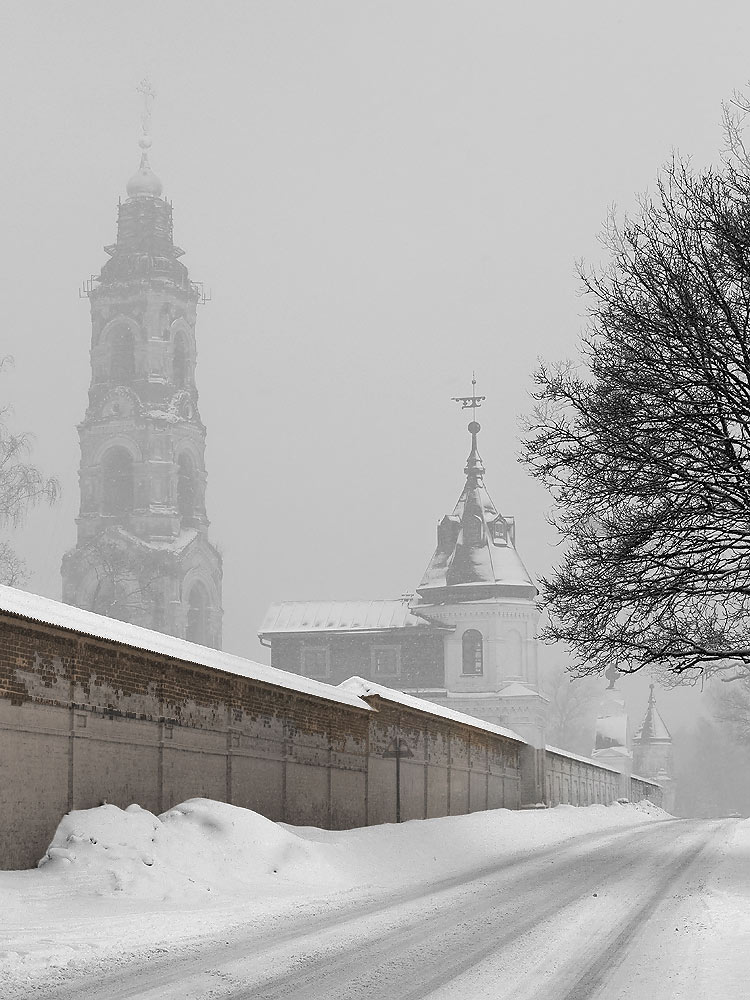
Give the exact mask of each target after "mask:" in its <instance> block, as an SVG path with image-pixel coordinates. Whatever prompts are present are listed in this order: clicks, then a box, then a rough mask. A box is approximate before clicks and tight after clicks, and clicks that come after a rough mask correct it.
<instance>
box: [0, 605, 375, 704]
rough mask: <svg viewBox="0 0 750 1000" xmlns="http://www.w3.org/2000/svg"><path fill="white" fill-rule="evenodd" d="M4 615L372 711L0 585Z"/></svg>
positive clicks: (284, 675) (338, 694) (282, 674)
mask: <svg viewBox="0 0 750 1000" xmlns="http://www.w3.org/2000/svg"><path fill="white" fill-rule="evenodd" d="M3 612H4V613H5V614H7V615H9V616H11V617H13V618H24V619H26V620H27V621H32V622H37V623H39V624H42V625H51V626H53V627H56V628H63V629H66V630H67V631H68V632H74V633H76V634H77V635H84V636H88V637H89V638H92V639H103V640H105V641H106V642H113V643H117V644H118V645H121V646H127V647H129V648H130V649H135V650H138V651H139V652H144V651H146V652H150V653H156V654H158V655H161V656H168V657H170V658H171V659H174V660H181V661H183V662H185V663H191V664H197V665H199V666H203V667H210V668H212V669H214V670H222V671H224V672H225V673H228V674H234V675H235V676H237V677H246V678H248V679H249V680H254V681H260V682H261V683H264V684H270V685H273V686H274V687H280V688H286V689H287V690H290V691H296V692H298V693H300V694H309V695H314V696H315V697H317V698H324V699H325V700H326V701H333V702H336V703H338V704H341V705H347V706H349V707H351V708H358V709H360V710H362V711H365V712H371V711H372V708H371V707H370V706H369V705H368V704H367V702H365V701H363V700H362V699H361V698H358V697H357V696H356V694H354V693H351V692H349V691H346V690H342V689H341V688H338V687H334V686H333V685H332V684H324V683H323V682H322V681H316V680H313V679H312V678H309V677H303V676H301V675H300V674H292V673H289V671H287V670H279V669H278V668H277V667H270V666H267V665H266V664H264V663H255V662H254V661H253V660H246V659H244V658H243V657H241V656H235V655H234V654H233V653H225V652H223V651H221V650H218V649H209V648H208V647H207V646H199V645H197V644H196V643H194V642H188V641H187V639H178V638H177V637H176V636H173V635H165V634H164V633H162V632H152V631H151V630H150V629H146V628H141V627H140V626H139V625H132V624H131V623H130V622H121V621H117V620H115V619H114V618H105V617H104V616H103V615H96V614H94V613H93V612H92V611H84V610H83V609H81V608H76V607H73V606H72V605H70V604H63V603H61V602H60V601H53V600H50V598H48V597H39V596H38V595H37V594H30V593H28V592H27V591H24V590H16V589H15V588H13V587H4V586H2V585H0V614H2V613H3Z"/></svg>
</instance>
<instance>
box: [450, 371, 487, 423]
mask: <svg viewBox="0 0 750 1000" xmlns="http://www.w3.org/2000/svg"><path fill="white" fill-rule="evenodd" d="M486 398H487V397H486V396H477V376H476V372H472V373H471V395H470V396H453V397H452V399H453V402H454V403H460V404H461V409H462V410H468V409H471V411H472V419H473V420H474V421H476V418H477V409H478V408H479V407H480V406H481V405H482V403H483V402H484V400H485V399H486Z"/></svg>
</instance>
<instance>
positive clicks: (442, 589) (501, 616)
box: [412, 381, 547, 801]
mask: <svg viewBox="0 0 750 1000" xmlns="http://www.w3.org/2000/svg"><path fill="white" fill-rule="evenodd" d="M472 387H473V388H472V395H471V396H467V397H459V398H458V399H457V402H460V403H461V404H462V406H463V408H464V409H466V408H469V407H471V408H472V409H473V410H474V411H476V408H477V407H478V406H479V405H481V402H482V400H483V399H484V396H477V395H476V390H475V387H476V381H473V382H472ZM474 415H475V416H476V412H475V414H474ZM468 429H469V434H470V435H471V451H470V452H469V457H468V459H467V461H466V467H465V469H464V474H465V476H466V482H465V485H464V488H463V490H462V492H461V495H460V497H459V498H458V502H457V503H456V506H455V508H454V509H453V512H452V513H451V514H446V515H445V517H443V519H442V520H441V521H440V522H439V524H438V528H437V547H436V549H435V553H434V555H433V556H432V559H431V560H430V563H429V565H428V567H427V569H426V571H425V574H424V577H423V578H422V582H421V583H420V585H419V587H417V593H418V595H419V600H418V601H417V602H416V603H414V604H412V613H413V614H415V615H418V616H419V617H420V618H423V619H426V620H427V621H428V622H431V623H433V624H435V625H438V626H440V627H441V628H442V629H443V630H444V633H443V634H444V638H443V644H444V662H445V704H447V705H448V706H450V707H451V708H454V709H457V710H459V711H462V712H466V713H467V714H469V715H473V716H476V717H477V718H480V719H485V720H486V721H488V722H492V723H495V724H497V725H504V726H507V727H509V728H510V729H513V730H514V731H516V732H517V733H518V734H519V735H520V736H523V738H524V739H526V740H527V741H528V742H529V743H531V744H532V745H533V746H534V747H536V748H537V749H540V748H542V747H543V746H544V729H545V722H546V708H547V698H546V697H545V696H544V695H543V694H542V692H541V688H540V682H539V670H538V664H537V639H536V632H537V624H538V621H539V617H540V614H539V610H538V608H537V604H536V597H537V593H538V592H537V589H536V587H535V586H534V584H533V582H532V580H531V577H530V576H529V574H528V572H527V570H526V567H525V566H524V564H523V562H522V561H521V557H520V556H519V554H518V551H517V549H516V532H515V522H514V520H513V518H510V517H504V516H503V515H502V514H501V513H500V512H499V510H498V508H497V507H496V506H495V504H494V502H493V500H492V499H491V497H490V495H489V493H488V491H487V488H486V486H485V484H484V475H485V469H484V464H483V462H482V459H481V457H480V455H479V449H478V444H477V439H478V436H479V431H480V430H481V428H480V425H479V424H478V423H477V421H476V419H474V420H472V421H471V423H470V424H469V428H468ZM430 697H431V700H435V701H438V700H440V701H441V702H442V701H443V699H442V698H440V699H439V698H435V697H433V696H432V695H431V696H430ZM530 801H533V799H530Z"/></svg>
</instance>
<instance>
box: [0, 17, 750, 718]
mask: <svg viewBox="0 0 750 1000" xmlns="http://www.w3.org/2000/svg"><path fill="white" fill-rule="evenodd" d="M748 29H750V10H749V9H748V8H747V5H745V4H741V3H739V2H737V3H723V4H721V5H705V4H697V3H685V2H680V3H676V2H669V3H667V2H664V3H660V4H658V5H654V4H651V3H645V2H636V3H631V4H628V5H627V6H626V7H623V5H622V4H617V3H611V2H596V3H593V2H591V3H589V2H576V3H573V4H565V5H553V4H549V5H539V4H535V5H509V4H500V3H497V2H493V0H487V2H472V0H464V2H463V3H460V4H456V3H450V2H444V0H422V2H416V0H407V2H404V0H398V2H385V0H378V2H365V0H357V2H354V3H353V2H351V0H337V2H331V0H316V2H314V3H301V2H297V3H292V2H286V0H273V2H271V0H266V2H253V3H247V2H241V3H239V2H232V3H224V4H220V5H209V4H207V3H205V2H180V3H176V2H175V3H171V2H161V3H159V4H153V3H150V2H144V0H134V2H132V3H130V4H128V5H127V6H126V7H124V8H114V7H110V6H109V5H101V4H92V3H80V2H67V3H65V4H53V3H50V2H46V3H37V4H31V5H21V6H17V7H16V8H15V9H14V11H13V15H12V18H11V17H9V16H8V15H7V14H6V19H5V23H4V34H5V41H6V44H5V56H4V59H3V62H2V64H1V65H0V74H2V85H3V92H4V94H5V101H4V107H3V121H4V139H5V142H4V150H5V155H4V156H3V158H2V163H1V165H0V170H1V171H2V191H3V201H4V226H3V229H4V236H5V238H4V239H3V241H2V253H3V261H2V267H3V277H4V311H5V315H4V324H3V326H4V335H3V338H2V349H1V350H0V353H2V354H5V353H9V354H12V355H14V356H15V359H16V367H15V370H14V371H13V372H12V373H11V374H9V375H7V376H4V382H3V386H2V389H3V393H4V398H7V399H8V400H9V401H10V402H11V403H12V405H13V408H14V414H13V425H14V426H15V427H18V428H22V429H26V430H30V431H33V433H34V434H35V436H36V445H35V451H34V458H35V460H36V461H37V462H38V464H40V465H41V466H42V467H43V468H44V469H45V471H47V472H49V473H51V474H55V475H57V476H58V477H59V479H60V480H61V483H62V486H63V495H62V499H61V501H60V502H59V503H58V504H57V506H55V507H54V508H52V509H44V510H39V511H36V512H35V513H34V514H33V515H32V517H31V518H30V519H29V521H28V524H27V527H26V528H25V529H24V531H23V533H22V534H21V535H19V538H18V546H19V549H20V550H21V552H22V554H23V555H24V556H25V557H26V559H27V560H28V562H29V563H30V565H31V568H32V572H33V575H32V579H31V581H30V584H29V588H30V589H33V590H35V591H37V592H38V593H40V594H43V595H46V596H50V597H55V598H59V596H60V560H61V557H62V554H63V552H64V551H65V550H66V549H67V548H69V547H70V546H71V545H72V544H73V543H74V539H75V523H74V519H75V517H76V514H77V511H78V504H79V496H78V482H77V470H78V464H79V457H80V456H79V446H78V439H77V433H76V424H77V423H78V422H79V421H80V420H81V419H82V418H83V414H84V411H85V407H86V398H87V389H88V384H89V379H90V368H89V340H90V321H89V310H88V302H87V300H86V299H85V298H84V299H79V294H78V289H79V287H80V286H81V284H82V282H83V281H85V279H87V278H88V277H89V275H91V274H97V273H98V272H99V270H100V268H101V266H102V264H103V263H104V260H105V259H106V258H105V255H104V252H103V249H102V247H103V245H105V244H107V243H110V242H112V240H113V239H114V235H115V224H116V210H117V200H118V197H124V195H125V182H126V180H127V178H128V177H129V176H130V175H131V174H132V173H133V171H134V170H135V168H136V166H137V164H138V157H139V151H138V148H137V142H136V139H137V134H138V125H139V118H138V114H139V103H138V97H137V95H136V93H135V88H136V85H137V83H138V81H139V80H140V79H141V77H142V76H144V74H146V73H148V74H149V76H150V78H151V80H152V83H153V86H154V88H155V90H156V92H157V95H158V96H157V100H156V102H155V104H154V111H153V136H154V143H153V149H152V151H151V163H152V165H153V168H154V170H155V171H156V172H157V173H158V175H159V176H160V177H161V179H162V181H163V183H164V191H165V196H166V197H167V198H169V199H171V200H172V202H173V204H174V220H175V240H176V242H177V243H178V244H179V245H180V246H182V247H183V248H184V249H185V250H186V255H185V257H184V258H183V259H184V262H185V263H186V264H187V266H188V268H189V270H190V276H191V278H192V279H193V280H196V281H202V282H204V283H205V287H206V289H210V292H211V301H210V302H209V303H208V304H206V306H205V307H202V308H201V309H200V310H199V317H198V326H197V329H196V335H197V340H198V351H199V355H198V368H197V375H196V378H197V385H198V391H199V396H200V404H201V416H202V419H203V421H204V423H205V424H206V426H207V429H208V440H207V451H206V461H207V467H208V493H207V510H208V515H209V518H210V519H211V522H212V527H211V537H212V539H213V541H214V542H215V543H216V544H218V546H219V547H220V548H221V550H222V552H223V556H224V590H223V603H224V612H225V613H224V643H223V644H224V648H225V649H227V650H229V651H231V652H235V653H240V654H242V655H244V656H248V657H250V658H255V659H264V658H265V652H266V651H265V650H263V649H262V648H261V647H260V645H259V644H258V640H257V637H256V631H257V629H258V627H259V625H260V622H261V619H262V617H263V614H264V611H265V609H266V608H267V606H268V605H269V604H270V603H271V602H273V601H277V600H284V599H286V600H293V599H308V598H321V599H333V598H338V599H346V598H357V599H361V598H378V597H383V598H387V597H398V596H399V595H401V594H402V593H403V592H405V591H413V590H414V588H415V587H416V585H417V584H418V582H419V580H420V577H421V574H422V571H423V569H424V567H425V565H426V564H427V561H428V560H429V557H430V555H431V552H432V549H433V546H434V538H435V525H436V522H437V520H438V518H439V517H440V516H442V514H443V513H445V512H446V511H448V510H450V509H452V507H453V504H454V503H455V500H456V497H457V495H458V493H459V492H460V489H461V486H462V483H463V472H462V470H463V465H464V461H465V457H466V453H467V450H468V444H469V440H468V435H467V433H466V426H465V425H466V420H465V415H462V414H461V413H460V411H459V410H458V409H457V407H456V405H455V404H454V403H452V402H451V397H452V396H455V395H458V394H465V393H466V392H468V391H469V385H470V379H471V373H472V371H476V373H477V379H478V389H479V391H480V392H481V393H483V394H486V396H487V401H486V403H485V405H484V406H483V408H482V411H481V422H482V426H483V430H482V435H481V442H480V444H481V450H482V456H483V458H484V462H485V465H486V467H487V476H486V482H487V485H488V488H489V490H490V492H491V494H492V496H493V498H494V499H495V501H496V502H497V503H498V505H499V507H500V510H501V511H502V512H503V513H505V514H509V515H515V517H516V523H517V532H518V533H517V542H518V549H519V552H520V554H521V556H522V558H523V559H524V562H525V563H526V565H527V567H528V568H529V571H530V572H531V573H532V575H533V576H534V577H535V578H539V577H540V576H543V575H544V574H545V573H548V572H549V570H550V568H551V566H552V564H553V562H554V559H555V556H556V549H555V544H556V538H555V536H554V534H553V532H552V529H551V528H550V527H549V525H548V524H547V522H546V519H545V514H546V511H547V508H548V502H549V501H548V497H547V496H546V494H545V493H544V492H543V490H542V489H541V487H539V486H538V485H537V484H536V483H534V482H532V481H531V480H530V479H529V478H528V476H527V474H526V472H525V471H524V469H523V468H522V467H521V466H520V465H519V464H518V463H517V461H516V453H517V450H518V420H519V417H520V416H521V415H522V414H523V413H524V412H527V411H528V410H529V408H530V405H531V404H530V399H529V393H530V391H531V388H532V381H531V376H532V372H533V370H534V367H535V364H536V362H537V359H538V358H539V357H546V358H549V359H561V358H564V357H575V355H576V351H577V346H576V345H577V338H578V336H579V334H580V332H581V330H582V329H583V327H584V325H585V308H586V307H585V303H584V301H583V300H582V299H581V297H580V295H579V285H578V282H577V279H576V275H575V262H576V260H579V259H585V260H586V261H587V262H589V263H591V264H596V263H597V262H598V261H599V260H600V259H601V248H600V245H599V243H598V239H597V234H598V233H599V232H600V231H601V228H602V224H603V222H604V220H605V218H606V216H607V213H608V211H609V209H610V207H611V206H612V205H615V206H616V208H617V211H618V212H620V213H622V212H626V211H629V210H633V209H634V208H635V206H636V204H637V195H638V193H639V192H642V191H644V190H645V189H646V188H647V187H648V186H649V185H653V181H654V178H655V175H656V171H657V169H658V167H659V165H660V164H661V163H663V162H664V161H665V160H666V159H667V158H668V157H669V156H670V154H671V152H672V150H673V149H675V148H676V149H679V150H680V151H682V152H683V153H685V154H689V155H691V156H692V157H693V158H694V160H695V161H696V162H697V163H705V162H709V161H711V160H713V159H716V158H717V157H718V154H719V151H720V148H721V144H722V136H721V130H720V127H719V121H720V111H721V107H720V106H721V102H722V100H726V99H727V98H728V97H730V96H731V93H732V90H733V89H734V88H737V87H740V86H742V85H743V84H744V82H745V80H746V77H747V58H746V38H747V34H748ZM561 656H562V654H558V653H557V652H556V651H554V650H551V651H550V650H548V651H547V652H546V653H545V657H546V659H547V660H548V661H549V662H554V661H555V660H556V658H560V657H561ZM648 680H649V678H648V677H642V678H636V679H627V680H626V681H624V682H623V686H624V691H625V693H626V696H627V698H628V700H629V704H630V705H631V708H632V714H633V717H634V721H635V722H636V723H637V721H639V719H640V718H641V717H642V714H643V711H644V710H645V703H646V693H647V683H648ZM659 704H660V707H661V709H662V713H663V714H664V716H665V718H666V719H667V721H668V722H671V723H672V724H673V725H674V724H675V723H677V724H684V723H685V722H686V721H688V720H689V719H690V718H692V717H693V716H694V715H696V714H698V713H699V712H700V711H701V705H702V701H701V698H700V696H699V695H697V694H696V693H695V691H691V692H685V691H682V692H676V693H669V692H662V693H661V694H660V700H659Z"/></svg>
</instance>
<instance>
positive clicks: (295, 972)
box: [54, 820, 745, 1000]
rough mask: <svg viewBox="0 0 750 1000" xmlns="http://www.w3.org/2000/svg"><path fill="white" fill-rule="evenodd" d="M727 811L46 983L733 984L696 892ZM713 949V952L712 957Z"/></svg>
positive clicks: (479, 988) (225, 993) (308, 987)
mask: <svg viewBox="0 0 750 1000" xmlns="http://www.w3.org/2000/svg"><path fill="white" fill-rule="evenodd" d="M730 825H731V824H728V823H727V822H722V821H696V820H683V821H666V822H660V823H652V824H648V825H646V826H638V827H635V828H632V829H625V830H618V831H617V832H611V831H607V832H600V833H594V834H590V835H588V836H582V837H579V838H576V839H575V840H573V841H568V842H567V843H565V844H562V845H558V846H556V847H554V848H551V849H543V850H539V851H537V852H535V853H533V854H531V855H530V856H527V857H526V858H525V859H523V860H516V861H505V862H502V863H500V864H498V865H495V866H492V867H486V868H484V869H480V870H475V871H474V872H471V873H468V874H466V873H464V874H463V875H461V876H457V877H453V878H450V879H446V880H444V881H437V882H435V881H433V882H432V883H431V884H430V885H427V886H425V885H422V886H421V887H416V888H415V887H413V886H412V887H409V888H408V889H405V890H404V891H402V892H400V893H393V892H391V893H390V894H389V896H388V898H387V899H381V900H373V899H370V900H368V901H366V902H361V901H360V902H359V903H350V904H348V907H346V908H343V909H341V910H339V911H336V912H333V913H331V912H328V913H326V914H325V915H322V916H319V917H315V918H313V919H310V918H309V917H307V918H305V917H302V918H299V917H297V918H295V917H294V916H290V918H289V919H288V920H287V921H286V922H285V924H284V926H283V927H280V926H278V924H277V925H275V926H274V928H273V931H269V930H265V931H264V930H263V929H258V928H257V927H256V928H255V929H254V930H253V931H252V932H248V931H242V930H241V929H239V930H238V929H235V930H234V931H233V932H232V933H231V936H228V935H227V933H226V932H224V933H222V935H221V938H220V939H219V940H213V941H211V940H210V939H209V940H205V941H204V942H203V944H202V945H201V946H200V948H199V949H198V950H194V951H192V952H191V953H190V954H189V956H188V955H184V954H183V955H177V956H175V955H169V954H165V955H164V956H163V957H162V958H161V959H156V960H154V959H151V960H150V961H149V962H148V963H147V964H144V965H142V966H130V967H129V968H127V969H120V970H119V971H118V973H117V975H116V976H113V977H112V978H111V979H109V978H107V977H106V975H105V976H101V975H98V976H97V977H96V978H95V979H93V978H92V979H91V980H89V981H84V980H82V979H79V980H78V981H77V983H76V986H75V988H73V987H72V986H71V987H70V988H68V989H60V990H59V991H56V992H55V994H54V995H55V996H57V997H60V998H66V1000H67V998H73V997H82V996H86V997H87V998H91V1000H105V998H106V1000H121V998H126V997H138V998H144V1000H145V998H149V1000H157V998H158V1000H168V998H169V1000H171V998H181V1000H182V998H186V997H190V998H209V997H210V998H212V1000H218V998H222V997H232V998H237V1000H240V998H242V1000H245V998H246V1000H251V998H252V1000H282V998H284V1000H287V998H290V1000H291V998H304V1000H318V998H324V997H325V998H326V1000H337V998H340V1000H344V998H346V1000H353V998H359V997H362V998H365V997H366V998H368V1000H379V998H384V1000H385V998H388V1000H419V998H422V997H433V998H435V1000H448V998H450V1000H455V998H462V1000H467V998H468V1000H481V998H484V997H488V998H489V997H492V998H493V1000H501V998H505V997H508V998H510V997H513V998H514V1000H588V998H598V997H602V998H603V997H605V996H606V997H608V998H611V997H617V998H618V1000H636V998H637V1000H643V998H644V997H649V1000H657V998H662V997H664V998H667V997H669V998H670V1000H673V998H678V997H690V998H691V1000H697V998H702V997H704V996H705V997H709V996H711V997H716V996H722V998H724V1000H727V998H729V997H734V996H737V997H740V996H744V995H745V993H744V985H743V986H742V991H741V990H740V983H739V982H737V983H736V992H733V989H734V985H735V984H732V983H731V982H730V981H729V980H727V981H724V980H722V978H721V977H722V975H723V972H722V968H721V967H720V965H719V964H717V967H716V968H714V969H712V968H708V967H707V963H706V956H705V955H704V954H703V953H702V952H701V948H700V942H701V939H702V937H703V936H704V935H703V931H704V929H705V928H704V926H703V924H702V920H703V912H702V908H701V907H702V904H701V893H702V890H703V887H705V885H706V882H707V881H710V880H711V879H712V878H713V877H714V870H715V868H716V866H717V865H718V864H719V862H720V849H719V848H720V844H721V843H722V842H723V841H725V840H726V837H727V829H728V827H729V826H730ZM710 964H711V962H709V963H708V965H710Z"/></svg>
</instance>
